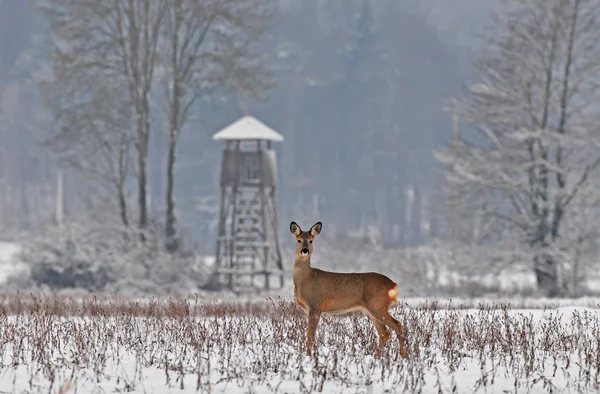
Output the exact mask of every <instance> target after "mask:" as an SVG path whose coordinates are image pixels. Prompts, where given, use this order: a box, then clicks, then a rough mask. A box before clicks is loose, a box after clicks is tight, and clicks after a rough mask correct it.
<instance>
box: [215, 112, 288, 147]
mask: <svg viewBox="0 0 600 394" xmlns="http://www.w3.org/2000/svg"><path fill="white" fill-rule="evenodd" d="M213 140H227V141H231V140H267V141H276V142H281V141H283V136H282V135H281V134H279V133H278V132H276V131H275V130H273V129H272V128H270V127H269V126H267V125H266V124H264V123H262V122H261V121H260V120H258V119H256V118H254V117H252V116H244V117H242V118H240V119H238V120H236V121H235V122H233V123H231V124H230V125H229V126H227V127H225V128H224V129H222V130H221V131H219V132H217V133H216V134H215V135H213Z"/></svg>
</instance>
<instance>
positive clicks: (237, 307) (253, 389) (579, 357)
mask: <svg viewBox="0 0 600 394" xmlns="http://www.w3.org/2000/svg"><path fill="white" fill-rule="evenodd" d="M0 301H1V303H0V392H1V393H38V392H44V393H48V392H49V393H58V392H59V387H60V386H61V385H63V384H64V383H66V382H70V383H71V390H70V391H68V392H70V393H71V392H73V393H75V392H76V393H107V392H131V393H195V392H198V391H199V392H224V393H263V392H265V393H266V392H279V393H297V392H318V391H322V392H327V393H342V392H343V393H346V392H347V393H382V392H423V393H437V392H438V391H441V392H452V391H454V392H458V393H471V392H492V393H502V392H540V393H541V392H555V393H558V392H572V393H585V392H598V389H599V387H600V385H599V382H600V377H599V374H600V346H599V341H600V319H599V316H598V310H597V309H592V308H584V307H566V306H565V307H560V308H557V309H546V310H544V309H530V310H524V309H509V308H506V307H501V306H497V305H496V306H492V305H489V304H488V305H481V307H480V308H470V309H461V308H459V309H455V307H456V304H454V305H451V306H450V308H448V305H444V304H438V305H435V306H432V305H431V304H424V303H423V302H421V301H422V300H420V301H419V302H416V303H415V304H413V306H412V307H411V306H407V305H404V306H403V307H400V308H396V309H395V310H394V311H393V314H394V315H395V316H396V317H397V318H398V319H399V320H400V321H402V322H404V323H405V324H406V327H407V329H408V343H409V348H410V355H409V359H408V360H402V359H400V358H399V357H398V348H397V342H396V341H395V337H393V338H392V340H391V341H390V343H389V344H388V346H387V347H386V351H385V353H384V355H383V357H382V358H380V359H375V358H374V357H373V350H374V345H375V343H376V335H375V330H374V329H373V327H372V326H371V325H370V322H369V321H368V320H367V319H366V318H365V317H363V316H361V315H359V314H354V315H351V316H344V317H339V316H337V317H333V316H331V317H325V318H323V319H322V321H321V324H320V326H319V331H318V334H317V342H318V349H319V351H318V355H317V357H315V358H311V357H308V356H306V355H305V354H304V348H303V344H304V332H305V331H304V330H305V327H306V323H305V317H304V316H303V315H302V314H301V313H300V312H299V311H298V309H297V308H296V307H295V306H294V304H293V303H291V302H290V301H289V300H277V301H270V300H265V301H261V302H252V303H249V302H246V303H241V302H240V303H229V304H227V303H212V302H207V303H203V302H200V301H189V300H169V299H165V300H151V301H147V302H135V301H127V300H122V299H117V298H113V299H111V298H105V299H101V300H100V299H94V298H89V299H84V300H73V299H69V298H64V297H60V296H54V297H52V296H50V297H46V296H44V297H38V296H34V297H32V296H19V297H16V296H14V295H13V296H8V295H4V296H3V297H2V299H1V300H0Z"/></svg>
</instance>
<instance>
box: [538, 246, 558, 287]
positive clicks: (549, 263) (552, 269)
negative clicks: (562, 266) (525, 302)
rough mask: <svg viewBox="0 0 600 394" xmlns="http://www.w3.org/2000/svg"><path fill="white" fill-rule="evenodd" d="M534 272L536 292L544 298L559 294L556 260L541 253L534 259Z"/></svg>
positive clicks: (547, 254)
mask: <svg viewBox="0 0 600 394" xmlns="http://www.w3.org/2000/svg"><path fill="white" fill-rule="evenodd" d="M533 262H534V271H535V277H536V281H537V286H538V290H539V291H540V292H541V293H542V294H543V295H544V296H545V297H557V296H558V295H559V293H560V288H559V283H558V269H557V262H556V259H555V258H553V257H552V255H551V254H549V253H547V252H544V251H542V252H541V253H540V254H538V255H537V256H535V257H534V259H533Z"/></svg>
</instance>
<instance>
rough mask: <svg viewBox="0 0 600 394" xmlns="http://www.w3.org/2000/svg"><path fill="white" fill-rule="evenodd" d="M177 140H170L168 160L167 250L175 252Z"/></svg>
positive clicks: (176, 247)
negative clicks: (174, 195)
mask: <svg viewBox="0 0 600 394" xmlns="http://www.w3.org/2000/svg"><path fill="white" fill-rule="evenodd" d="M176 144H177V140H176V139H175V138H174V137H173V136H171V138H170V139H169V154H168V158H167V217H166V235H167V245H166V246H167V250H168V251H170V252H174V251H176V250H177V249H178V247H179V242H178V240H177V237H176V235H177V227H176V225H177V218H176V216H175V200H174V197H173V194H174V184H175V174H174V170H175V145H176Z"/></svg>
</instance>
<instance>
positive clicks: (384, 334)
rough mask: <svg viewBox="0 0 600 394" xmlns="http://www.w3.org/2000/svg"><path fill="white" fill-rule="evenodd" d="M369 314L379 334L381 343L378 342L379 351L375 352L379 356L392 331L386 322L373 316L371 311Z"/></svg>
mask: <svg viewBox="0 0 600 394" xmlns="http://www.w3.org/2000/svg"><path fill="white" fill-rule="evenodd" d="M367 316H369V319H370V320H371V321H372V322H373V325H374V326H375V329H376V330H377V333H378V334H379V343H378V344H377V352H376V353H375V355H376V356H379V355H380V354H381V350H382V349H383V348H384V346H385V344H386V343H387V342H388V340H389V339H390V332H389V331H388V329H387V327H386V325H385V324H384V323H382V322H380V321H379V320H377V319H376V318H375V317H373V316H371V314H370V313H367Z"/></svg>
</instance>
